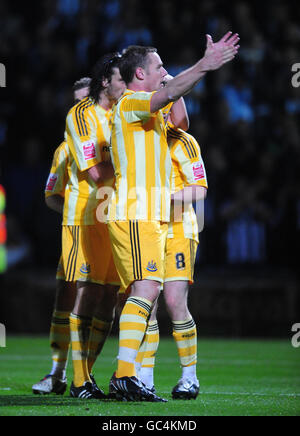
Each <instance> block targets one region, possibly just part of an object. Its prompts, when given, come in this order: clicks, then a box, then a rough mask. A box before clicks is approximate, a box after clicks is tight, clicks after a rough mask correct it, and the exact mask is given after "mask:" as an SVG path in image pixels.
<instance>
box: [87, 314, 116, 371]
mask: <svg viewBox="0 0 300 436" xmlns="http://www.w3.org/2000/svg"><path fill="white" fill-rule="evenodd" d="M111 328H112V321H110V322H106V321H101V320H100V319H97V318H95V317H94V318H93V321H92V326H91V333H90V339H89V344H88V371H89V374H91V372H92V368H93V365H94V363H95V361H96V359H97V357H98V356H99V354H100V353H101V351H102V348H103V345H104V344H105V341H106V339H107V336H108V335H109V333H110V331H111Z"/></svg>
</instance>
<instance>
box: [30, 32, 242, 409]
mask: <svg viewBox="0 0 300 436" xmlns="http://www.w3.org/2000/svg"><path fill="white" fill-rule="evenodd" d="M238 41H239V37H238V35H237V34H234V35H233V34H232V33H231V32H228V33H227V34H226V35H224V37H223V38H222V39H221V40H220V41H219V42H217V43H213V41H212V38H211V37H210V36H209V35H207V48H206V51H205V54H204V57H203V58H202V59H200V60H199V61H198V62H197V63H196V64H195V65H193V66H192V67H191V68H189V69H187V70H185V71H183V72H182V73H180V74H179V75H178V76H176V77H175V78H172V77H171V76H169V75H168V73H167V71H166V70H165V69H164V67H163V63H162V61H161V59H160V57H159V55H158V53H157V51H156V49H154V48H152V47H141V46H130V47H128V48H127V49H126V50H124V52H123V53H122V56H121V55H119V54H117V53H113V54H108V55H105V56H104V57H103V58H101V59H100V60H99V61H98V63H97V64H96V66H95V68H94V70H93V72H92V78H91V79H89V78H84V79H81V80H79V81H78V82H76V83H75V85H74V88H73V90H74V100H75V105H74V106H73V107H72V108H71V110H70V111H69V113H68V116H67V120H66V131H65V140H64V142H63V143H62V144H61V145H60V147H59V148H58V149H57V150H56V152H55V155H54V159H53V164H52V168H51V172H50V175H49V178H48V181H47V186H46V203H47V205H48V206H49V207H50V208H52V209H54V210H56V211H58V212H61V213H62V214H63V223H62V224H63V225H62V256H61V259H60V262H59V266H58V270H57V290H56V300H55V306H54V311H53V316H52V322H51V330H50V342H51V349H52V370H51V372H50V374H49V375H47V376H46V377H45V378H44V379H43V380H41V381H40V382H38V383H36V384H35V385H33V387H32V389H33V392H34V393H36V394H48V393H52V392H53V393H56V394H63V393H64V392H65V390H66V387H67V380H66V365H67V359H68V351H69V346H70V344H71V348H72V362H73V381H72V384H71V387H70V395H71V396H72V397H76V398H85V399H90V398H97V399H105V398H115V399H116V400H120V401H124V400H127V401H153V402H159V401H160V402H164V401H166V400H164V399H163V398H161V397H159V396H158V395H157V394H156V390H155V386H154V365H155V354H156V351H157V349H158V345H159V328H158V323H157V320H156V311H157V300H158V297H159V295H160V292H161V289H162V288H163V294H164V298H165V302H166V307H167V310H168V312H169V315H170V317H171V320H172V325H173V337H174V339H175V342H176V345H177V349H178V355H179V359H180V364H181V368H182V376H181V378H180V380H179V382H178V383H177V385H176V386H175V387H174V388H173V390H172V398H173V399H191V398H196V397H197V395H198V393H199V382H198V379H197V375H196V364H197V330H196V324H195V322H194V320H193V318H192V316H191V314H190V312H189V310H188V305H187V297H188V289H189V284H191V283H193V275H194V263H195V255H196V250H197V245H198V242H199V241H198V225H197V217H196V214H195V212H194V208H193V205H192V204H193V202H196V201H199V200H203V199H204V198H205V196H206V191H207V179H206V172H205V167H204V163H203V161H202V158H201V151H200V147H199V145H198V143H197V141H196V139H195V138H193V137H192V136H191V135H190V134H188V133H187V132H186V131H187V130H188V128H189V120H188V115H187V112H186V108H185V104H184V100H183V98H182V96H183V95H185V94H187V93H188V92H189V91H191V90H192V89H193V87H194V86H195V85H196V84H197V83H198V82H199V80H201V79H202V78H203V77H204V76H205V74H206V73H207V72H209V71H213V70H216V69H218V68H220V67H221V66H222V65H224V64H225V63H227V62H229V61H231V60H232V59H233V58H234V57H235V55H236V54H237V52H238V49H239V45H238ZM77 101H78V102H77ZM105 193H109V194H108V195H109V202H108V207H105V208H104V207H102V208H101V207H100V209H99V206H101V204H102V205H104V202H105V200H106V196H105ZM183 199H184V203H185V205H184V211H183V212H182V213H180V219H178V216H177V215H178V210H181V204H182V201H183ZM105 205H106V203H105ZM178 205H179V206H178ZM104 209H105V216H104V214H103V213H100V214H99V213H98V212H99V210H101V211H104ZM116 310H117V311H118V312H119V315H120V324H119V326H120V332H119V352H118V365H117V369H116V371H115V372H114V374H113V375H112V377H111V380H110V382H109V394H108V395H105V394H104V392H103V391H102V390H101V389H100V388H99V387H98V386H97V383H96V381H95V378H94V376H93V375H92V372H93V371H92V370H93V366H94V363H95V361H96V359H97V357H98V356H99V354H100V353H101V350H102V348H103V345H104V343H105V340H106V338H107V337H108V335H109V333H110V330H111V327H112V323H113V320H114V316H115V311H116Z"/></svg>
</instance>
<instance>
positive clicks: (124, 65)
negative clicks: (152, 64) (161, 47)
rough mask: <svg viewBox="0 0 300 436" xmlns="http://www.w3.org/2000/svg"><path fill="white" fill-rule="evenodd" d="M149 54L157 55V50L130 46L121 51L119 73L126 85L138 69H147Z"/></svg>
mask: <svg viewBox="0 0 300 436" xmlns="http://www.w3.org/2000/svg"><path fill="white" fill-rule="evenodd" d="M149 53H157V49H156V48H155V47H143V46H141V45H130V46H129V47H127V48H126V49H125V50H123V53H122V61H121V64H120V73H121V76H122V79H123V80H124V82H125V83H126V85H128V83H131V82H132V80H133V78H134V75H135V72H136V69H137V68H138V67H141V68H146V67H147V63H148V54H149Z"/></svg>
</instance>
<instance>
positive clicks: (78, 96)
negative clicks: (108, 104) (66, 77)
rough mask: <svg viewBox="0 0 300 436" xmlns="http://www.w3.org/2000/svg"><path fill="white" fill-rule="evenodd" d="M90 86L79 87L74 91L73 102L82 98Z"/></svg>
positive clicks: (86, 94) (77, 101) (87, 93)
mask: <svg viewBox="0 0 300 436" xmlns="http://www.w3.org/2000/svg"><path fill="white" fill-rule="evenodd" d="M89 90H90V88H89V87H87V88H81V89H77V90H76V91H74V102H75V104H77V103H79V102H80V101H81V100H83V99H84V98H85V97H87V96H88V95H89Z"/></svg>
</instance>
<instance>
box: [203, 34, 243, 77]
mask: <svg viewBox="0 0 300 436" xmlns="http://www.w3.org/2000/svg"><path fill="white" fill-rule="evenodd" d="M206 40H207V45H206V51H205V55H204V59H203V60H204V62H205V68H206V69H207V70H217V69H218V68H220V67H221V66H222V65H224V64H226V63H227V62H230V61H231V60H232V59H233V58H234V57H235V55H236V54H237V53H238V50H239V48H240V46H239V45H238V42H239V40H240V38H239V35H238V34H237V33H235V34H232V32H227V33H226V34H225V35H224V36H223V38H221V39H220V41H218V42H215V43H214V42H213V40H212V37H211V36H210V35H206Z"/></svg>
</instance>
